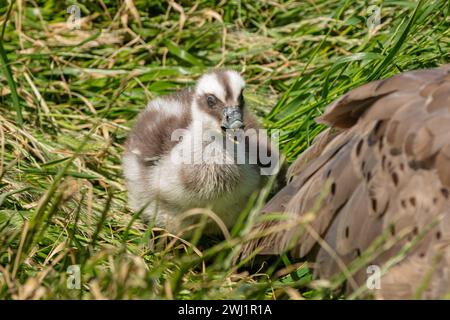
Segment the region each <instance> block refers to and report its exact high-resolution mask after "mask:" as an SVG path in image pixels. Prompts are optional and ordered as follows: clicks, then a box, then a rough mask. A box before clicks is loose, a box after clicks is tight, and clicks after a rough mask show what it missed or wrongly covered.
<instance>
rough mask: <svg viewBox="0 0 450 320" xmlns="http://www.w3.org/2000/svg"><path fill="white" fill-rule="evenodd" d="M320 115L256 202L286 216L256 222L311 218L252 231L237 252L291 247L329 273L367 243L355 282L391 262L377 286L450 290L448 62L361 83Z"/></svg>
mask: <svg viewBox="0 0 450 320" xmlns="http://www.w3.org/2000/svg"><path fill="white" fill-rule="evenodd" d="M317 120H318V122H319V123H324V124H327V125H329V126H330V127H331V128H329V129H327V130H325V131H324V132H323V133H322V134H321V135H319V136H318V138H316V140H315V141H314V143H313V145H312V146H311V147H310V148H309V149H308V150H306V152H305V153H304V154H302V155H301V156H300V157H299V158H298V159H297V161H296V162H294V164H293V165H292V166H291V168H290V169H289V171H288V177H287V179H288V181H289V183H288V185H287V186H286V187H285V188H284V189H282V190H281V191H280V192H279V193H278V194H277V195H275V196H274V197H273V198H272V199H271V200H270V201H269V203H268V204H267V205H266V207H265V208H264V209H263V210H262V214H267V213H271V212H283V213H284V215H285V217H286V218H287V219H282V220H276V221H270V222H265V223H261V224H257V225H255V227H254V228H255V230H257V231H260V232H264V231H268V230H270V228H274V227H277V226H280V225H281V224H282V223H286V220H288V221H289V220H292V221H298V219H299V218H302V217H307V216H308V214H311V213H313V217H314V218H313V219H312V221H310V222H306V223H308V225H307V226H305V225H304V223H305V222H303V224H302V223H299V224H297V225H295V226H294V227H292V226H290V227H288V230H282V231H279V232H275V233H272V234H269V235H265V236H264V237H263V238H262V239H257V240H252V241H250V242H249V243H247V244H246V245H245V246H244V248H243V249H242V253H243V255H244V256H245V255H248V254H250V253H251V251H252V250H254V249H258V250H260V252H261V253H265V254H281V253H283V252H286V251H290V253H291V255H292V256H293V257H294V258H303V259H304V258H307V259H313V260H315V262H316V264H315V265H317V267H316V269H315V275H316V276H318V277H326V278H329V277H331V276H333V275H335V274H336V273H339V272H341V271H342V266H341V265H340V262H339V261H341V262H343V263H345V264H347V265H349V264H350V262H352V261H353V260H354V259H356V258H357V257H359V256H361V255H362V254H363V253H364V252H365V251H366V250H368V252H369V251H370V253H371V254H370V255H369V256H368V257H366V261H365V264H364V266H363V267H362V268H360V269H359V270H356V271H355V273H354V279H355V281H356V283H357V284H358V285H360V286H363V285H364V284H365V281H366V278H367V274H366V273H365V267H367V266H368V265H370V264H378V265H379V266H380V267H383V266H387V265H386V263H388V262H389V263H392V265H393V266H392V267H391V268H390V269H388V271H387V272H386V274H385V275H384V276H383V277H382V281H381V286H382V289H381V290H379V291H376V292H375V294H376V295H377V296H379V297H381V298H412V297H422V298H438V297H442V296H443V295H445V294H447V293H449V292H450V210H449V208H450V65H444V66H442V67H440V68H437V69H432V70H419V71H412V72H406V73H402V74H399V75H396V76H394V77H391V78H388V79H385V80H380V81H374V82H371V83H369V84H366V85H363V86H361V87H359V88H357V89H354V90H353V91H350V92H349V93H347V94H346V95H344V96H343V97H341V98H340V99H338V100H337V101H336V102H334V103H333V104H331V105H330V106H329V107H328V108H327V109H326V112H325V113H324V114H323V115H322V116H321V117H319V118H318V119H317ZM317 235H320V237H321V239H320V238H319V239H318V238H317ZM323 240H324V241H325V243H326V244H327V245H324V243H323V242H322V241H323ZM375 240H377V241H379V242H377V243H376V244H377V245H375V244H374V241H375ZM327 246H329V247H330V248H331V249H332V250H333V252H334V253H335V254H330V252H329V250H327V249H326V247H327ZM371 250H372V251H371ZM430 270H431V271H430Z"/></svg>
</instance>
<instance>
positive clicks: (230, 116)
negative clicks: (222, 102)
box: [222, 107, 244, 130]
mask: <svg viewBox="0 0 450 320" xmlns="http://www.w3.org/2000/svg"><path fill="white" fill-rule="evenodd" d="M242 118H243V117H242V111H241V109H239V107H225V109H224V110H223V119H222V129H223V130H227V129H233V130H238V129H243V128H244V120H243V119H242Z"/></svg>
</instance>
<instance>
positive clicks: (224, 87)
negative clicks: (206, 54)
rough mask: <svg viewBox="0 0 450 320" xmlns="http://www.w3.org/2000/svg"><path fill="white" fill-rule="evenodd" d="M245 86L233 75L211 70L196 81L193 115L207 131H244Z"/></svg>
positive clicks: (226, 71) (230, 72) (239, 78)
mask: <svg viewBox="0 0 450 320" xmlns="http://www.w3.org/2000/svg"><path fill="white" fill-rule="evenodd" d="M244 86H245V82H244V80H243V79H242V77H241V76H240V75H239V73H237V72H236V71H232V70H214V71H211V72H209V73H206V74H205V75H203V76H202V77H201V78H200V79H199V80H198V81H197V85H196V87H195V96H194V102H195V103H194V110H193V112H194V113H195V114H197V116H199V117H198V118H202V122H203V123H204V124H206V126H207V127H209V128H210V129H216V130H218V131H219V130H221V131H226V130H230V129H231V130H239V129H243V128H244V126H245V123H244V106H245V101H244V96H243V90H244ZM198 118H197V119H198Z"/></svg>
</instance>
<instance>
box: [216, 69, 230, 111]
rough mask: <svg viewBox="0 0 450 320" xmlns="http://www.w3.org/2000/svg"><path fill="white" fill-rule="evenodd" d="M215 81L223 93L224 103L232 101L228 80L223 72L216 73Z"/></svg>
mask: <svg viewBox="0 0 450 320" xmlns="http://www.w3.org/2000/svg"><path fill="white" fill-rule="evenodd" d="M216 76H217V80H218V81H219V83H220V85H221V86H222V87H223V89H224V91H225V101H224V102H225V103H226V102H228V101H232V100H233V92H232V90H231V87H230V78H229V77H228V74H227V72H226V71H225V70H220V71H217V72H216Z"/></svg>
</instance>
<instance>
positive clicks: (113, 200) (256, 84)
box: [0, 0, 450, 299]
mask: <svg viewBox="0 0 450 320" xmlns="http://www.w3.org/2000/svg"><path fill="white" fill-rule="evenodd" d="M13 3H14V4H13V5H12V6H10V5H9V2H8V1H6V0H0V15H1V23H2V27H1V29H0V30H1V34H0V37H1V40H0V43H1V45H0V299H24V298H27V299H38V298H46V299H48V298H62V299H64V298H66V299H67V298H81V299H89V298H98V299H100V298H113V299H128V298H133V299H153V298H158V299H173V298H175V299H222V298H228V299H239V298H252V299H254V298H264V299H281V298H291V299H297V298H298V299H301V298H308V299H312V298H319V299H320V298H339V297H341V296H339V295H336V293H334V292H332V291H330V290H328V289H329V288H332V287H334V286H333V285H334V284H333V283H332V281H327V280H329V279H320V281H314V280H313V279H312V276H311V272H310V270H309V268H308V264H306V263H303V262H296V263H293V262H292V261H289V259H288V258H287V257H286V256H283V257H281V258H278V259H274V260H273V261H272V260H270V262H268V263H267V264H266V266H265V268H264V269H262V270H255V269H252V268H247V267H243V266H245V265H246V263H247V261H238V262H237V263H235V262H234V258H235V256H236V252H237V251H238V249H239V245H240V244H241V243H242V242H243V241H245V239H246V238H247V237H248V234H249V226H250V224H251V223H252V222H253V219H249V218H248V215H250V216H253V215H254V214H255V213H256V212H257V210H258V209H259V208H260V207H261V205H262V204H263V203H264V200H265V199H264V197H263V196H260V197H257V196H256V195H255V197H254V199H251V202H250V204H249V206H248V208H247V210H245V211H244V212H243V215H242V219H241V220H240V221H239V222H238V223H237V224H236V227H235V228H234V229H233V230H232V231H231V236H230V237H229V238H228V239H226V240H215V242H214V245H212V246H211V244H210V245H209V246H203V245H201V243H200V245H198V246H197V244H198V243H199V238H201V237H200V235H201V229H199V230H200V231H199V233H198V234H197V237H194V238H193V239H190V241H189V242H188V241H184V240H182V239H178V238H176V237H175V236H174V235H170V234H168V233H166V232H164V231H160V230H152V229H151V228H146V227H145V226H144V225H143V224H142V223H141V222H140V220H139V217H138V215H139V213H133V212H131V211H130V210H129V209H128V208H127V205H126V201H127V198H126V190H125V187H124V181H123V178H122V172H121V167H120V165H121V160H120V159H121V153H122V151H123V142H124V139H125V137H126V135H127V134H128V132H129V130H130V129H129V128H130V126H131V125H132V123H133V119H134V118H135V116H136V115H137V114H138V112H139V111H140V110H142V108H144V107H145V105H146V103H147V101H148V100H150V99H152V98H154V97H157V96H159V95H161V94H165V93H169V92H173V91H175V90H177V89H179V88H183V87H186V86H189V85H192V84H193V83H194V81H195V79H196V78H197V77H198V76H199V75H200V74H202V73H203V72H204V71H206V70H208V69H209V68H213V67H228V68H233V69H235V70H238V71H240V72H242V74H243V75H244V76H245V78H246V80H247V88H246V91H245V97H246V100H247V103H248V104H249V106H250V108H251V109H252V110H253V111H254V112H255V113H256V114H257V115H258V117H259V118H260V120H261V122H262V123H263V124H264V126H265V127H266V128H268V129H279V130H281V135H280V147H281V150H282V151H283V153H284V154H285V156H286V158H287V161H288V162H292V160H294V159H295V157H296V156H297V155H298V154H299V153H301V152H302V151H303V150H305V148H307V147H308V146H309V144H310V143H311V140H312V138H313V137H314V136H315V135H317V133H319V132H320V131H321V130H323V127H322V126H318V125H316V124H315V123H314V118H315V117H316V116H318V115H320V114H321V112H322V111H323V109H324V107H325V106H326V105H327V104H329V103H330V102H331V101H333V100H334V99H335V98H337V97H338V96H340V95H342V94H343V93H345V92H347V91H348V90H350V89H351V88H354V87H356V86H358V85H360V84H363V83H367V82H368V81H370V80H375V79H380V78H386V77H388V76H390V75H392V74H396V73H399V72H402V71H405V70H412V69H418V68H429V67H434V66H438V65H440V64H444V63H448V62H449V61H450V55H449V52H450V18H449V14H450V5H449V2H448V1H446V0H430V1H345V0H342V1H338V0H308V1H244V0H242V1H221V2H220V3H218V4H216V2H215V1H210V0H198V1H195V2H194V1H182V2H181V1H167V2H160V1H155V0H145V1H144V0H135V1H133V0H126V1H122V0H117V1H112V0H111V1H109V0H103V1H102V0H99V1H79V2H75V1H56V0H50V1H40V0H39V1H16V2H13ZM71 5H75V6H76V7H73V8H72V9H68V8H69V7H70V6H71ZM77 8H79V17H80V20H77V14H78V12H77V10H78V9H77ZM378 17H379V18H380V19H377V18H378ZM78 22H79V23H78ZM202 241H204V240H202ZM78 275H79V277H78ZM78 280H80V281H78ZM356 297H357V296H356Z"/></svg>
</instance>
